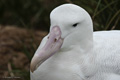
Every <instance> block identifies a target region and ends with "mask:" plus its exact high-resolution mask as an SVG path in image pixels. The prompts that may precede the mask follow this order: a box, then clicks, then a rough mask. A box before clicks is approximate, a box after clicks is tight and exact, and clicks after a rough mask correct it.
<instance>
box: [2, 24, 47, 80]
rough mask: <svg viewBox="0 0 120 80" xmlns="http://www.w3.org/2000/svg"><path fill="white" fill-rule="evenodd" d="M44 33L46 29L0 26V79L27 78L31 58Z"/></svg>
mask: <svg viewBox="0 0 120 80" xmlns="http://www.w3.org/2000/svg"><path fill="white" fill-rule="evenodd" d="M46 34H47V32H46V31H35V30H32V29H23V28H18V27H16V26H0V80H1V79H4V80H7V79H8V78H11V80H16V78H18V79H19V80H21V79H22V80H29V70H30V61H31V58H32V56H33V54H34V52H35V50H36V49H37V47H38V45H39V44H40V42H41V40H42V38H43V37H44V36H45V35H46ZM18 79H17V80H18Z"/></svg>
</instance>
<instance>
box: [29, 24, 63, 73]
mask: <svg viewBox="0 0 120 80" xmlns="http://www.w3.org/2000/svg"><path fill="white" fill-rule="evenodd" d="M61 34H62V33H61V30H60V28H59V27H58V26H54V27H53V28H52V29H51V31H50V33H49V37H48V40H47V42H46V43H45V45H44V47H43V48H42V49H41V50H39V51H38V52H37V53H36V54H35V55H34V57H33V58H32V61H31V65H30V69H31V72H34V71H35V70H36V69H37V68H38V67H39V66H40V65H41V64H42V63H43V62H44V61H45V60H47V59H48V58H49V57H51V56H52V55H53V54H55V53H56V52H57V51H59V49H60V48H61V46H62V44H63V39H62V38H61Z"/></svg>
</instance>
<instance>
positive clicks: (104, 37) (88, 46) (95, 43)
mask: <svg viewBox="0 0 120 80" xmlns="http://www.w3.org/2000/svg"><path fill="white" fill-rule="evenodd" d="M50 21H51V26H50V33H49V34H48V35H47V36H45V37H44V39H43V40H42V42H41V44H40V46H39V48H38V49H37V51H36V53H35V54H34V56H33V58H32V61H31V65H30V69H31V80H120V31H117V30H116V31H115V30H114V31H98V32H93V24H92V20H91V17H90V16H89V14H88V13H87V12H86V11H85V10H84V9H83V8H81V7H79V6H77V5H74V4H63V5H61V6H59V7H57V8H55V9H54V10H53V11H52V12H51V14H50Z"/></svg>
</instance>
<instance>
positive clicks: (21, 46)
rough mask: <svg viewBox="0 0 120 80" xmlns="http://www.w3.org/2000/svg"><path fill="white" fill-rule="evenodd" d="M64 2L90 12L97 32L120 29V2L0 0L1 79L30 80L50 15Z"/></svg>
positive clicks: (97, 0) (96, 0)
mask: <svg viewBox="0 0 120 80" xmlns="http://www.w3.org/2000/svg"><path fill="white" fill-rule="evenodd" d="M64 3H74V4H77V5H79V6H81V7H83V8H84V9H85V10H87V11H88V13H89V14H90V15H91V17H92V20H93V23H94V31H100V30H120V0H0V79H1V78H5V77H6V78H7V77H12V78H13V79H14V80H30V74H29V65H30V61H31V58H32V56H33V54H34V52H35V50H36V49H37V47H38V45H39V44H40V42H41V40H42V38H43V37H44V36H45V35H46V34H47V33H48V31H49V26H50V19H49V14H50V12H51V11H52V10H53V9H54V8H55V7H57V6H59V5H61V4H64ZM15 77H16V78H15Z"/></svg>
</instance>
